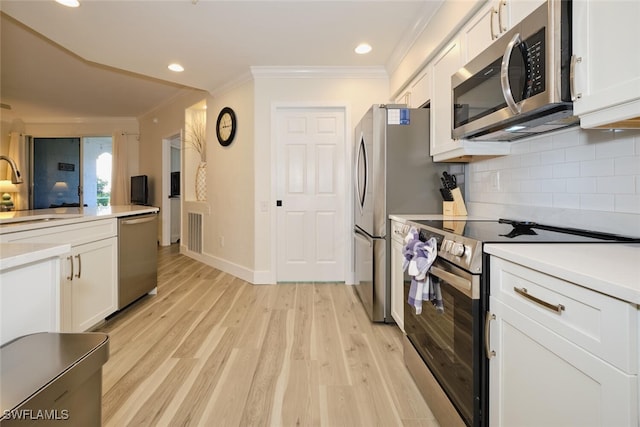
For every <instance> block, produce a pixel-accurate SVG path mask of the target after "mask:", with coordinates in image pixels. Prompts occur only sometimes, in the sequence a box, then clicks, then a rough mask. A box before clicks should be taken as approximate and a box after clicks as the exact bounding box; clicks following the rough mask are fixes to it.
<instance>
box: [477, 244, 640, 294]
mask: <svg viewBox="0 0 640 427" xmlns="http://www.w3.org/2000/svg"><path fill="white" fill-rule="evenodd" d="M484 251H485V252H487V253H489V254H491V255H495V256H498V257H500V258H504V259H506V260H508V261H512V262H515V263H517V264H521V265H523V266H526V267H530V268H532V269H535V270H539V271H542V272H543V273H546V274H549V275H552V276H555V277H558V278H560V279H564V280H567V281H569V282H572V283H575V284H577V285H580V286H583V287H585V288H589V289H592V290H594V291H597V292H600V293H603V294H606V295H610V296H613V297H615V298H618V299H621V300H624V301H627V302H630V303H633V304H638V305H639V306H640V244H624V243H602V244H568V243H567V244H565V243H562V244H545V243H533V244H526V243H509V244H500V243H492V244H486V245H484Z"/></svg>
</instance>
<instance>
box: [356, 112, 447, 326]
mask: <svg viewBox="0 0 640 427" xmlns="http://www.w3.org/2000/svg"><path fill="white" fill-rule="evenodd" d="M354 141H355V153H354V162H355V165H354V170H355V174H354V180H355V192H354V214H355V218H354V230H353V236H354V248H355V289H356V292H357V294H358V296H359V297H360V300H361V301H362V303H363V304H364V307H365V309H366V311H367V313H368V314H369V317H370V318H371V320H372V321H374V322H387V323H392V322H393V319H392V318H391V288H390V284H391V268H390V265H391V264H390V258H391V236H390V230H391V221H390V220H389V215H391V214H438V213H442V196H441V194H440V191H439V188H440V176H441V175H442V172H443V171H445V170H447V169H448V167H447V165H446V164H441V163H440V164H438V163H433V162H432V160H431V156H430V155H429V109H428V108H418V109H416V108H405V107H403V106H397V105H395V106H391V105H388V106H377V105H376V106H373V107H371V109H369V111H367V113H366V114H365V115H364V117H362V119H361V120H360V122H359V123H358V125H357V126H356V128H355V138H354Z"/></svg>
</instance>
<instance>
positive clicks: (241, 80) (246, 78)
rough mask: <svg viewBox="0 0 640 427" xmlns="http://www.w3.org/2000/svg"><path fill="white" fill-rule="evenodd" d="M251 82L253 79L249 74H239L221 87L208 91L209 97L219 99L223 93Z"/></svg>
mask: <svg viewBox="0 0 640 427" xmlns="http://www.w3.org/2000/svg"><path fill="white" fill-rule="evenodd" d="M251 81H253V77H252V75H251V73H250V72H248V71H247V72H246V73H243V74H240V75H239V76H238V77H236V78H235V79H233V80H231V81H229V82H227V83H225V84H223V85H222V86H220V87H217V88H215V89H211V90H209V95H211V96H213V97H219V96H220V95H222V94H224V93H225V92H229V91H230V90H233V89H235V88H237V87H240V86H242V85H243V84H245V83H249V82H251Z"/></svg>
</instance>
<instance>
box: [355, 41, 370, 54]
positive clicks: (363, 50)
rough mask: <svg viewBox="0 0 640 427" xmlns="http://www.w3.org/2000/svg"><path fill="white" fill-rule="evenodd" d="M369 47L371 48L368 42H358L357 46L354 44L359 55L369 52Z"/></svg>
mask: <svg viewBox="0 0 640 427" xmlns="http://www.w3.org/2000/svg"><path fill="white" fill-rule="evenodd" d="M371 49H373V48H372V47H371V45H370V44H367V43H360V44H359V45H358V46H356V48H355V51H356V53H358V54H360V55H364V54H365V53H369V52H371Z"/></svg>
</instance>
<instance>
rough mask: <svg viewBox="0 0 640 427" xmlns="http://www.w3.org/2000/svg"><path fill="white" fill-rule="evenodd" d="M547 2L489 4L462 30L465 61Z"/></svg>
mask: <svg viewBox="0 0 640 427" xmlns="http://www.w3.org/2000/svg"><path fill="white" fill-rule="evenodd" d="M544 2H545V0H497V1H496V0H494V1H490V2H488V3H487V4H486V5H485V6H484V7H483V8H482V9H480V11H479V12H478V13H477V14H476V15H475V16H474V17H473V18H472V19H471V20H470V21H469V23H468V24H467V25H466V26H465V27H464V29H463V30H462V34H463V36H464V43H463V44H464V47H465V60H466V61H470V60H471V59H473V58H475V57H476V56H477V55H478V54H479V53H481V52H482V51H483V50H485V49H486V48H487V47H488V46H489V45H491V43H493V42H494V41H495V40H497V39H499V38H500V37H502V35H503V34H504V33H506V32H507V31H508V30H509V29H510V28H511V27H512V26H513V25H515V24H517V23H518V22H520V21H522V20H523V19H524V18H525V17H526V16H527V15H529V14H530V13H531V12H533V11H534V10H535V9H536V8H537V7H538V6H540V5H541V4H543V3H544Z"/></svg>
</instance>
